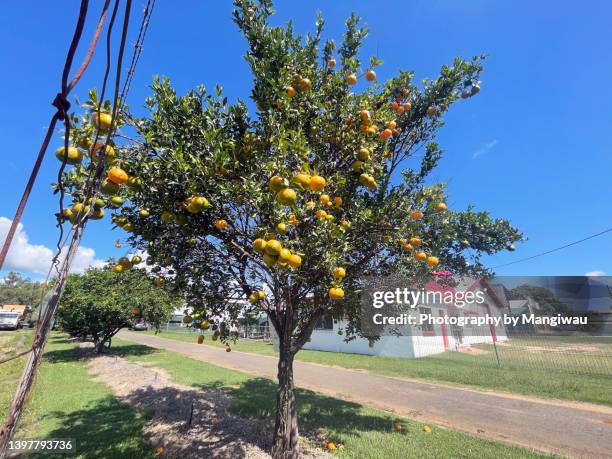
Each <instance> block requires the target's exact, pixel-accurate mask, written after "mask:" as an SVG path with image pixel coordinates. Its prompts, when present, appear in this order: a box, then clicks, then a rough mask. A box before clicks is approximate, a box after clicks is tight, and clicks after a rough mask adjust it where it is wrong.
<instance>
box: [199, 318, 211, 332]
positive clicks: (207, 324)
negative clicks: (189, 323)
mask: <svg viewBox="0 0 612 459" xmlns="http://www.w3.org/2000/svg"><path fill="white" fill-rule="evenodd" d="M200 328H201V329H202V330H208V329H209V328H210V322H209V321H208V320H203V321H202V323H201V324H200Z"/></svg>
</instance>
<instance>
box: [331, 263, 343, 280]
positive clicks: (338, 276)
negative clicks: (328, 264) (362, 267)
mask: <svg viewBox="0 0 612 459" xmlns="http://www.w3.org/2000/svg"><path fill="white" fill-rule="evenodd" d="M332 274H333V276H334V277H335V278H336V279H344V277H345V276H346V270H345V269H344V268H342V267H340V266H337V267H335V268H334V269H333V271H332Z"/></svg>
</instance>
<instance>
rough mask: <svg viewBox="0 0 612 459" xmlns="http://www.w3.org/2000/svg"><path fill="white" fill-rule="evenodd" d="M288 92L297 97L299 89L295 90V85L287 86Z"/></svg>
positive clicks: (290, 95)
mask: <svg viewBox="0 0 612 459" xmlns="http://www.w3.org/2000/svg"><path fill="white" fill-rule="evenodd" d="M286 91H287V94H288V95H289V97H295V96H297V91H296V90H295V88H294V87H293V86H287V89H286Z"/></svg>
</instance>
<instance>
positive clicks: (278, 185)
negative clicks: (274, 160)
mask: <svg viewBox="0 0 612 459" xmlns="http://www.w3.org/2000/svg"><path fill="white" fill-rule="evenodd" d="M268 186H269V187H270V188H271V189H272V190H273V191H276V192H278V191H280V190H282V189H283V188H286V187H287V182H286V181H285V179H284V178H282V177H280V176H278V175H274V176H272V177H270V180H268Z"/></svg>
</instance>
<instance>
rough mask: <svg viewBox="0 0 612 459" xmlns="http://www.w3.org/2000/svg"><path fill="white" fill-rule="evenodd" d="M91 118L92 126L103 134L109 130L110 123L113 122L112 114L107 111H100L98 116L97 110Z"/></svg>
mask: <svg viewBox="0 0 612 459" xmlns="http://www.w3.org/2000/svg"><path fill="white" fill-rule="evenodd" d="M91 120H92V121H93V124H94V126H95V127H96V128H98V129H99V130H100V132H101V133H103V134H105V133H107V132H108V131H109V130H110V128H111V124H112V123H113V117H112V116H110V115H109V114H108V113H104V112H100V116H99V117H98V112H97V111H96V112H95V113H94V114H93V115H92V116H91Z"/></svg>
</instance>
